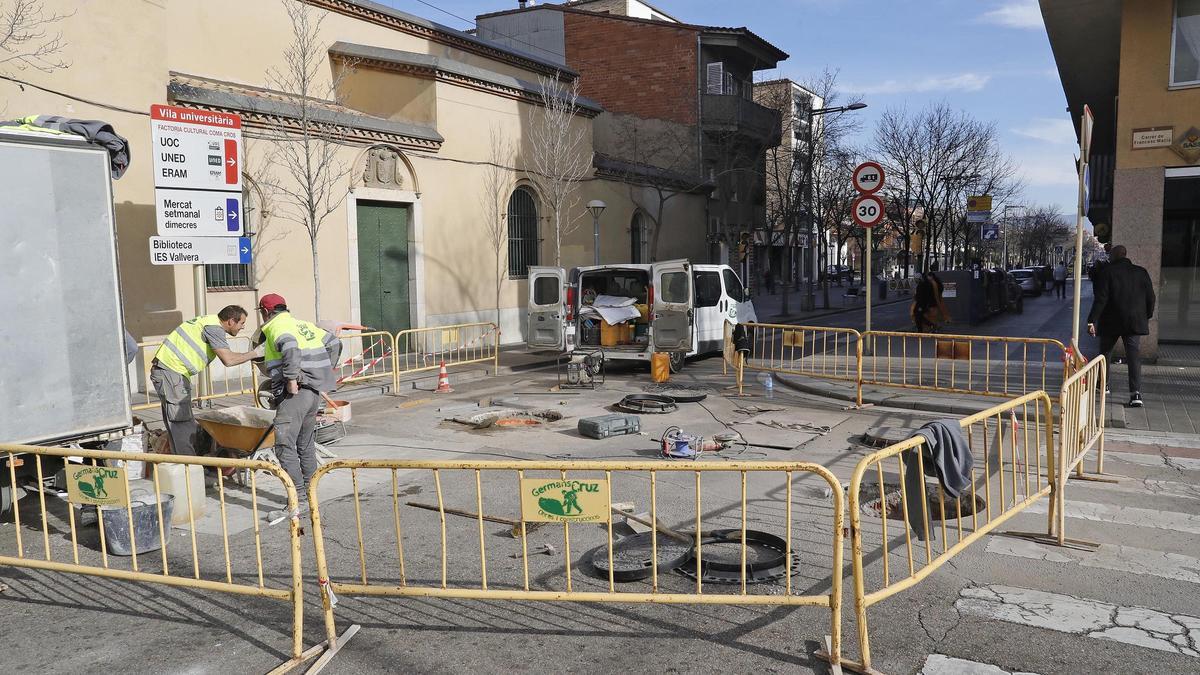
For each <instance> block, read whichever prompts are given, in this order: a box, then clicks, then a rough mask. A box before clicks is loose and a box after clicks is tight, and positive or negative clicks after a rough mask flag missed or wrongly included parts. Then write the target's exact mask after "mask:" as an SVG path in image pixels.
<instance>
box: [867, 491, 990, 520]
mask: <svg viewBox="0 0 1200 675" xmlns="http://www.w3.org/2000/svg"><path fill="white" fill-rule="evenodd" d="M883 489H884V494H883V497H882V498H880V495H879V485H878V484H875V485H865V484H864V485H863V486H862V488H861V492H860V493H859V494H860V497H861V501H860V503H859V506H858V508H859V510H860V511H862V512H863V514H865V515H868V516H871V517H873V518H879V517H881V515H882V514H883V513H884V512H885V510H886V513H887V519H888V520H901V521H902V520H904V504H903V502H902V500H901V492H900V484H899V483H884V484H883ZM925 497H926V508H927V509H928V512H929V519H930V520H935V521H939V520H941V519H942V502H941V501H940V500H939V499H938V488H937V486H936V485H927V486H926V488H925ZM944 499H945V503H946V519H947V520H953V519H955V518H957V517H958V516H960V515H962V516H964V517H965V516H969V515H971V514H973V513H982V512H983V511H984V510H986V509H987V502H986V501H985V500H984V498H983V497H981V496H979V495H975V503H974V508H972V504H971V495H970V492H969V491H968V492H967V493H965V494H963V495H962V497H960V498H959V499H957V500H955V499H951V498H950V496H949V495H946V496H945V497H944ZM959 504H961V505H962V507H961V513H960V511H959V508H960V507H959ZM885 505H886V506H885ZM909 508H912V505H910V506H909ZM916 508H918V509H919V508H920V502H918V503H917V505H916ZM910 515H912V517H913V521H914V522H918V523H919V522H921V514H919V513H915V514H910Z"/></svg>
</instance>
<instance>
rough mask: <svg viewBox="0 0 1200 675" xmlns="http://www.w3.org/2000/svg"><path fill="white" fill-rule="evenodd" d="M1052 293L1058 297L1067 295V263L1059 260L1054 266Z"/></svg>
mask: <svg viewBox="0 0 1200 675" xmlns="http://www.w3.org/2000/svg"><path fill="white" fill-rule="evenodd" d="M1054 293H1055V294H1056V295H1057V296H1058V297H1060V298H1064V299H1065V298H1066V297H1067V263H1066V261H1065V260H1059V261H1058V264H1057V265H1055V266H1054Z"/></svg>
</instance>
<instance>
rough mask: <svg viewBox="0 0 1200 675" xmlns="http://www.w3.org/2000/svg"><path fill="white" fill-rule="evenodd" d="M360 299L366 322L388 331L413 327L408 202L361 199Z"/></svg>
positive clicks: (373, 326)
mask: <svg viewBox="0 0 1200 675" xmlns="http://www.w3.org/2000/svg"><path fill="white" fill-rule="evenodd" d="M358 299H359V307H360V308H361V315H362V323H363V325H366V326H370V327H372V328H375V329H378V330H386V331H388V332H389V333H396V332H397V331H402V330H405V329H407V328H411V327H412V324H411V323H410V321H409V303H408V299H409V293H408V207H407V206H397V205H393V204H381V203H372V202H359V204H358Z"/></svg>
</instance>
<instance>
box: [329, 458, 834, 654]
mask: <svg viewBox="0 0 1200 675" xmlns="http://www.w3.org/2000/svg"><path fill="white" fill-rule="evenodd" d="M398 472H405V473H406V474H408V475H409V476H413V474H414V472H415V473H416V476H415V477H416V478H419V479H421V480H422V481H423V482H424V483H425V484H428V485H427V487H428V489H429V492H431V493H433V495H431V500H432V497H433V496H434V495H435V496H436V499H437V501H436V504H430V505H427V506H426V507H425V509H428V510H425V509H415V508H414V509H407V510H405V513H404V514H403V515H402V513H401V504H402V502H401V500H400V495H402V494H407V493H408V492H406V491H402V490H401V489H400V487H399V484H398V477H397V474H398ZM568 472H569V473H568ZM347 473H348V474H349V483H350V486H351V489H352V497H353V504H352V505H351V504H348V503H345V502H344V501H341V500H339V501H336V502H331V503H330V504H329V505H325V504H323V503H322V502H321V501H320V500H319V494H320V485H321V483H322V481H323V480H324V479H325V478H326V477H329V476H330V475H331V474H340V476H338V478H339V479H340V481H342V482H344V481H345V479H346V474H347ZM720 477H724V478H725V479H726V480H724V481H720V480H718V479H719V478H720ZM772 478H774V480H772ZM537 479H542V480H543V481H544V484H549V485H550V486H554V485H557V486H558V487H560V488H563V489H564V490H565V489H566V487H564V486H573V487H572V489H575V490H582V489H583V488H582V487H580V486H583V485H587V486H591V487H589V488H588V490H587V492H585V493H583V494H584V498H585V499H584V501H581V502H579V503H575V502H573V501H572V500H573V499H574V498H573V497H571V496H568V495H566V494H565V493H564V494H563V496H562V501H561V502H560V501H557V500H556V499H548V500H541V501H535V502H534V505H533V506H529V505H528V501H525V505H524V506H522V502H523V497H526V498H527V497H529V496H530V495H537V494H544V495H546V496H553V497H557V496H558V493H559V492H560V490H558V489H557V488H555V489H553V490H549V488H546V489H547V490H549V491H547V492H544V493H543V492H541V490H542V489H543V488H540V487H538V488H534V489H533V490H530V489H529V486H528V484H527V481H536V480H537ZM371 486H374V487H375V488H376V489H375V490H374V491H373V492H372V494H366V493H367V492H368V491H370V490H371ZM514 486H520V488H521V489H520V490H513V487H514ZM748 486H749V487H748ZM750 490H753V493H751V492H750ZM526 493H528V494H526ZM588 493H592V494H590V495H589V494H588ZM714 493H715V494H716V495H717V496H718V498H719V499H722V500H723V501H721V502H720V503H719V505H716V506H715V507H714V502H716V501H717V499H710V500H708V506H706V505H705V503H706V502H705V500H704V499H703V497H704V495H705V494H708V495H713V494H714ZM797 493H799V494H797ZM842 494H843V493H842V488H841V485H840V483H839V482H838V480H837V479H836V478H835V477H834V476H833V474H832V473H830V472H829V471H828V470H827V469H825V468H824V467H822V466H820V465H817V464H811V463H807V462H729V463H722V464H704V463H681V464H663V463H660V462H650V461H629V462H614V461H537V462H524V461H409V460H370V461H368V460H361V461H354V460H341V461H334V462H330V463H328V464H325V465H324V466H322V467H321V468H320V469H319V470H318V471H317V473H316V475H315V476H314V477H313V478H312V480H311V481H310V482H309V485H308V495H309V504H310V507H311V509H312V523H313V543H314V544H315V546H316V556H317V573H318V581H319V584H320V589H321V598H322V604H323V607H324V619H325V630H326V633H327V635H328V641H327V643H328V644H330V645H333V648H332V649H331V650H330V651H328V652H326V654H325V655H323V656H322V660H321V661H318V662H317V663H316V664H314V666H313V668H314V669H316V668H319V667H321V666H322V665H323V662H325V661H327V660H328V659H329V658H332V656H333V653H334V652H336V650H337V649H339V648H340V647H341V645H343V644H345V641H346V640H347V639H348V637H349V635H352V634H353V632H354V631H355V630H356V629H357V627H356V626H352V627H351V628H350V629H349V630H348V631H347V633H346V634H344V635H343V636H341V637H340V638H339V637H338V634H337V627H336V625H335V620H334V612H333V605H334V604H335V603H337V602H338V600H337V596H338V595H343V596H395V597H439V598H460V599H481V600H483V599H486V600H523V601H568V602H629V603H678V604H728V605H732V604H737V605H810V606H818V607H828V608H829V611H830V614H831V617H830V619H831V621H830V641H829V646H828V656H829V658H830V659H831V660H832V662H833V663H837V662H838V660H839V658H840V653H841V621H840V619H841V595H842V593H841V591H842V587H841V583H842V582H841V579H842V548H843V545H842V544H843V540H842V526H843V525H842V520H843V499H842ZM748 495H750V496H748ZM589 500H590V501H589ZM630 500H641V501H640V503H641V504H648V509H646V510H648V511H649V518H648V519H646V520H645V524H646V525H648V526H649V527H650V528H651V530H650V532H651V533H652V534H651V535H650V539H651V545H652V551H653V553H652V554H651V555H649V556H648V558H649V561H650V562H649V567H650V569H649V578H648V579H646V580H644V581H640V582H625V584H627V585H628V586H627V587H632V590H628V591H623V590H619V588H620V587H621V584H620V582H618V580H617V579H616V578H615V576H614V573H613V557H614V545H613V544H614V537H613V518H612V516H611V513H612V506H613V504H614V503H617V502H618V501H630ZM573 503H574V504H575V508H576V509H578V513H579V514H580V517H581V518H582V517H586V518H587V519H588V520H587V522H579V521H577V522H574V523H571V522H562V523H559V522H553V523H550V522H539V521H545V520H547V518H545V517H543V516H545V515H546V513H545V512H543V511H541V510H542V509H550V511H552V512H561V513H571V512H572V508H571V506H570V504H573ZM556 504H557V505H558V506H556ZM409 505H410V506H417V505H416V504H409ZM640 508H644V507H639V509H640ZM559 509H561V511H559ZM489 513H491V514H496V513H517V514H521V515H516V516H513V517H512V519H511V521H509V522H510V523H511V524H512V526H513V527H512V529H513V532H512V534H514V535H516V539H511V538H507V537H494V536H491V535H489V533H488V532H487V529H488V527H490V526H488V525H485V522H489V521H494V520H497V519H498V518H497V517H496V516H493V515H487V514H489ZM448 514H449V515H451V516H452V517H451V518H450V519H447V515H448ZM499 520H502V521H503V520H504V519H499ZM668 521H669V522H673V523H679V524H681V525H677V527H678V526H692V527H694V530H693V531H692V532H684V533H680V532H676V531H674V530H671V529H669V528H667V527H665V526H664V525H663V523H664V522H668ZM713 524H718V526H720V527H724V528H729V529H728V530H725V532H726V533H737V532H739V531H740V535H736V534H735V535H733V536H732V537H731V538H729V539H725V540H723V543H729V542H733V543H734V544H736V545H738V549H740V563H739V562H736V559H734V562H732V565H733V566H734V568H736V569H738V570H740V571H730V572H727V573H726V574H728V575H729V576H730V577H731V578H730V579H728V581H729V582H731V583H732V585H727V586H723V587H722V586H719V585H717V584H715V583H711V582H706V581H705V580H704V576H705V575H704V570H705V569H706V568H705V567H704V561H706V560H709V557H708V556H713V557H717V556H718V554H715V553H710V552H709V551H710V550H712V549H717V550H720V546H717V545H714V544H713V541H712V540H711V539H707V538H708V537H710V536H712V532H710V531H706V530H705V529H704V528H705V525H708V526H710V527H711V526H712V525H713ZM542 525H545V527H546V528H553V529H554V535H555V536H554V543H555V545H560V544H561V546H562V547H563V552H562V555H561V556H560V557H557V558H553V557H548V556H539V555H537V553H538V552H539V551H538V550H531V548H532V545H531V544H530V543H529V541H528V540H529V538H530V535H531V533H533V531H534V529H535V528H537V527H538V526H542ZM597 525H599V527H597ZM748 526H754V527H757V528H767V527H772V528H774V529H776V530H777V531H781V534H782V537H781V538H782V539H783V540H784V541H786V544H785V550H784V556H785V559H786V560H788V561H791V562H795V561H798V560H800V556H804V560H803V561H802V563H801V564H799V565H798V566H794V567H793V568H792V569H791V570H790V573H785V574H784V579H781V580H777V581H773V582H770V583H768V584H764V585H763V586H758V585H754V584H753V583H752V582H750V581H749V580H748V571H747V570H748V565H747V550H748V548H749V547H748V546H747V544H746V541H747V540H746V531H747V527H748ZM506 529H508V528H507V527H506ZM794 530H795V532H794ZM543 532H544V530H543ZM331 533H332V534H333V536H334V537H337V536H338V535H347V536H344V537H340V538H335V539H332V540H331V541H332V542H333V543H335V544H336V545H335V546H327V545H326V544H327V538H329V537H330V536H331ZM559 533H561V539H560V538H559V537H558V536H557V535H558V534H559ZM794 537H795V541H793V538H794ZM706 540H707V541H706ZM434 541H437V542H440V550H439V548H438V547H436V546H434V548H433V550H428V549H424V550H423V549H419V548H418V549H415V550H414V545H415V544H419V543H421V542H434ZM813 542H817V543H815V544H814V543H813ZM801 543H804V545H803V546H801ZM668 544H674V546H676V547H682V549H683V550H684V551H685V552H686V551H688V550H690V551H691V552H692V555H693V558H694V563H693V562H692V561H688V562H687V563H682V564H683V567H681V568H680V569H681V570H687V571H690V572H692V575H691V578H690V579H689V578H685V577H684V576H682V575H673V574H664V570H663V569H660V568H659V564H660V563H659V559H660V555H659V554H660V552H661V547H664V546H667V545H668ZM497 548H500V549H502V550H501V551H500V552H494V553H490V552H491V551H495V549H497ZM504 549H507V550H504ZM587 549H592V550H593V554H592V555H593V557H592V560H596V559H598V558H597V556H598V557H599V559H601V560H603V559H605V558H606V559H607V560H608V571H607V572H606V573H600V572H598V571H597V572H596V573H594V574H586V573H584V572H585V571H587V570H579V569H577V568H574V569H573V568H572V563H573V562H574V561H576V560H578V558H579V551H581V550H587ZM509 551H511V553H509V555H505V553H507V552H509ZM572 551H574V553H572ZM456 552H457V553H459V555H454V554H455V553H456ZM489 553H490V554H489ZM731 558H732V556H731ZM375 562H378V563H380V564H378V565H376V564H370V565H369V564H368V563H375ZM693 564H694V567H693ZM333 565H337V566H338V567H341V568H342V569H343V570H344V571H343V572H341V573H340V574H338V573H335V572H331V566H333ZM588 570H590V568H588ZM810 570H816V571H817V572H816V574H817V575H818V576H815V577H813V578H811V579H805V580H804V581H805V584H806V587H808V592H807V593H804V592H797V590H796V588H795V587H794V586H795V585H796V583H799V582H793V579H792V575H793V574H800V575H804V574H812V572H810ZM826 585H827V586H826ZM817 587H820V588H826V587H827V588H828V592H813V591H814V590H815V588H817ZM720 588H725V589H729V590H728V592H722V591H721V590H718V589H720ZM756 589H762V590H756ZM341 602H342V604H344V603H345V600H342V601H341Z"/></svg>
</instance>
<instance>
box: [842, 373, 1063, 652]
mask: <svg viewBox="0 0 1200 675" xmlns="http://www.w3.org/2000/svg"><path fill="white" fill-rule="evenodd" d="M959 425H960V427H961V429H962V432H963V435H964V437H965V438H966V440H967V442H968V445H969V446H970V449H971V457H972V460H973V466H972V469H971V472H970V483H969V485H968V486H967V487H965V488H964V489H963V490H962V491H961V492H960V493H959V494H957V495H956V496H951V494H950V493H948V492H947V490H946V489H945V488H944V487H943V486H942V484H941V482H940V481H938V479H936V478H933V479H932V480H930V481H927V480H926V478H925V476H926V475H927V474H926V471H927V470H932V468H933V467H931V466H929V462H930V461H931V460H930V459H929V458H927V457H926V456H925V455H926V451H927V449H926V448H924V446H925V440H924V438H922V437H914V438H910V439H908V440H905V441H902V442H900V443H896V444H893V445H891V446H888V447H887V448H884V449H883V450H879V451H878V452H874V453H872V454H870V455H868V456H867V457H864V458H863V459H862V460H861V461H859V463H858V465H857V466H856V467H855V469H854V473H853V475H852V477H851V480H850V500H849V501H850V504H849V509H850V532H851V566H852V568H853V578H854V605H855V607H854V609H855V615H856V617H857V624H858V633H859V634H858V638H859V647H860V651H861V656H862V661H861V665H862V666H863V667H864V668H865V669H869V668H870V666H871V650H870V638H869V633H868V622H867V609H868V608H869V607H870V606H871V605H874V604H876V603H878V602H880V601H882V600H884V599H886V598H889V597H891V596H892V595H895V594H897V593H899V592H901V591H903V590H905V589H906V588H909V587H911V586H913V585H915V584H917V583H918V582H919V581H921V580H922V579H924V578H925V577H927V576H929V575H930V574H932V573H933V572H934V571H935V570H937V569H938V568H939V567H940V566H942V565H943V564H945V563H946V562H947V561H948V560H950V559H951V558H953V557H954V556H955V555H957V554H958V553H960V552H961V551H963V550H964V549H965V548H966V547H968V546H970V545H971V544H972V543H974V542H976V541H978V540H979V539H980V538H982V537H983V536H984V535H986V534H988V533H989V532H992V531H994V530H995V529H997V528H998V527H1000V526H1001V525H1002V524H1003V523H1004V522H1005V521H1007V520H1008V519H1010V518H1011V517H1013V516H1014V515H1016V514H1018V513H1020V512H1021V511H1023V510H1024V509H1026V508H1027V507H1028V506H1030V505H1031V504H1033V503H1034V502H1036V501H1038V500H1039V499H1041V498H1042V497H1045V496H1047V495H1050V497H1051V500H1050V501H1051V505H1052V506H1051V509H1052V510H1053V504H1054V501H1055V498H1057V497H1058V495H1057V494H1054V493H1055V492H1056V491H1057V489H1058V488H1057V486H1056V478H1055V468H1054V467H1056V466H1057V464H1056V462H1057V460H1058V453H1057V452H1055V450H1056V446H1055V444H1054V418H1053V412H1052V408H1051V401H1050V397H1049V396H1048V395H1047V394H1046V393H1045V392H1042V391H1036V392H1032V393H1029V394H1026V395H1024V396H1021V397H1018V398H1015V399H1013V400H1011V401H1007V402H1005V403H1001V404H999V405H996V406H994V407H992V408H989V409H987V410H984V411H982V412H979V413H976V414H974V415H971V416H968V417H965V418H963V419H961V420H959ZM931 473H932V471H931ZM934 475H936V474H934ZM1048 536H1049V531H1048ZM866 560H878V561H879V564H877V565H875V564H872V566H871V567H870V569H868V568H867V566H866V564H865V562H864V561H866Z"/></svg>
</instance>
